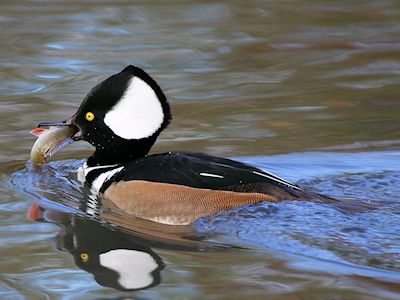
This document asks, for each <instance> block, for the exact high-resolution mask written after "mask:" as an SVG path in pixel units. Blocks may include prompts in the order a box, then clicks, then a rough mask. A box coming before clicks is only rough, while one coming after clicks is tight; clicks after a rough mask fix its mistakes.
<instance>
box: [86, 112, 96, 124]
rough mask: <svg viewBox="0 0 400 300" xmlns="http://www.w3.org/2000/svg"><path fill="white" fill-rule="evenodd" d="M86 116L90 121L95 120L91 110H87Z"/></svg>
mask: <svg viewBox="0 0 400 300" xmlns="http://www.w3.org/2000/svg"><path fill="white" fill-rule="evenodd" d="M85 118H86V120H88V121H89V122H91V121H93V120H94V113H92V112H90V111H89V112H87V113H86V116H85Z"/></svg>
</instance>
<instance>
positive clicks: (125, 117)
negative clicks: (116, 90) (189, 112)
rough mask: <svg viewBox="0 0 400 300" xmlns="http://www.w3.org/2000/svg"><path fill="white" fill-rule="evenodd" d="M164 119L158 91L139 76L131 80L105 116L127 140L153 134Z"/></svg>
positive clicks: (108, 122)
mask: <svg viewBox="0 0 400 300" xmlns="http://www.w3.org/2000/svg"><path fill="white" fill-rule="evenodd" d="M163 121H164V112H163V109H162V106H161V103H160V100H159V99H158V97H157V94H156V92H155V91H154V90H153V89H152V88H151V86H150V85H148V84H147V83H146V82H145V81H143V80H142V79H140V78H139V77H133V78H132V79H131V80H130V81H129V83H128V87H127V89H126V91H125V93H124V94H123V96H122V97H121V99H120V100H119V101H118V103H117V104H116V105H114V107H113V108H112V109H111V110H110V111H109V112H108V113H107V114H106V115H105V117H104V123H105V124H106V125H107V126H108V127H109V128H110V129H111V130H112V131H113V132H114V133H115V134H116V135H118V136H120V137H122V138H124V139H127V140H131V139H142V138H146V137H149V136H151V135H153V133H155V132H156V131H157V129H159V128H160V126H161V124H162V123H163Z"/></svg>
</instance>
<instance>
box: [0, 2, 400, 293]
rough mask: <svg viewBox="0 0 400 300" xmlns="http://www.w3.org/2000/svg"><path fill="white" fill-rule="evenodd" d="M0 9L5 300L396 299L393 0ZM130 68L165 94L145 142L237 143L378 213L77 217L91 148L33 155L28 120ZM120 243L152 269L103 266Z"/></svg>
mask: <svg viewBox="0 0 400 300" xmlns="http://www.w3.org/2000/svg"><path fill="white" fill-rule="evenodd" d="M0 11H1V15H0V24H1V26H2V28H3V30H1V32H0V41H1V47H0V73H1V81H0V95H1V102H0V108H1V109H0V118H1V122H0V138H1V141H2V144H1V145H2V146H1V149H0V172H1V184H0V211H1V213H0V245H1V246H0V256H1V258H2V262H1V265H0V266H1V269H0V270H1V272H0V273H1V275H0V297H1V298H2V299H3V298H4V299H26V298H31V299H43V298H63V299H64V298H65V299H69V298H71V299H72V298H73V299H76V298H84V299H99V298H101V299H115V298H119V297H127V296H129V297H139V298H143V299H159V298H171V299H182V298H189V299H204V298H218V299H219V298H230V299H243V298H247V297H256V298H263V299H327V298H332V297H341V298H343V299H349V298H352V299H354V298H356V299H376V298H382V299H398V298H399V297H400V288H399V283H400V238H399V234H398V232H399V229H400V225H399V224H400V205H399V201H400V185H399V179H400V163H399V161H400V159H399V158H400V152H399V146H400V139H399V134H400V125H399V119H400V104H399V103H400V102H399V95H400V88H399V83H400V63H399V61H400V55H399V53H400V52H399V50H400V34H399V32H400V30H399V29H400V28H399V22H398V20H399V19H400V6H399V4H398V2H397V1H356V2H354V1H353V2H352V3H349V2H348V1H335V2H334V3H333V2H332V1H323V0H319V1H314V2H313V3H312V4H310V3H309V2H307V1H246V3H243V2H242V1H229V2H226V3H224V2H209V3H201V2H198V1H185V2H184V3H179V2H173V1H171V2H165V1H155V2H154V1H152V2H151V3H148V2H145V1H143V2H141V1H137V2H135V3H132V2H131V1H55V2H48V1H29V2H11V1H2V2H1V3H0ZM128 64H135V65H138V66H140V67H142V68H144V69H146V70H147V71H148V72H149V73H150V74H151V75H152V76H154V78H155V79H156V80H157V81H158V83H159V84H160V85H161V87H162V88H163V89H164V90H165V93H166V95H167V97H168V98H169V100H170V102H171V104H172V107H173V113H174V120H173V123H172V124H171V126H170V127H169V128H168V130H167V131H165V132H164V133H163V134H162V135H161V136H160V138H159V141H158V143H157V144H156V145H155V147H154V148H153V150H152V152H153V153H157V152H163V151H170V150H186V151H202V152H207V153H209V154H213V155H220V156H226V157H235V158H236V159H238V160H241V161H244V162H247V163H250V164H252V165H255V166H258V167H260V168H263V169H266V170H269V171H272V172H274V173H276V174H278V175H280V176H282V177H284V178H286V179H288V180H291V181H294V182H296V183H299V184H301V185H303V186H306V187H308V188H311V189H314V190H316V191H319V192H321V193H324V194H328V195H332V196H335V197H339V198H353V199H354V201H360V202H363V203H365V202H367V203H370V204H373V205H374V206H375V207H376V209H374V210H371V211H367V212H364V213H359V214H344V213H343V212H341V211H338V210H337V209H335V208H332V207H329V206H327V205H323V204H315V203H314V204H311V203H308V202H303V201H297V202H281V203H276V204H270V203H266V204H262V205H260V206H251V207H244V208H240V209H237V210H234V211H231V212H224V213H221V214H219V215H218V216H216V217H212V218H203V219H201V220H199V221H198V222H196V223H195V224H193V226H191V227H189V228H165V227H162V228H161V227H157V226H154V224H153V225H151V224H149V223H146V222H144V223H143V222H141V221H140V220H130V219H127V218H126V217H125V216H121V215H118V214H113V213H110V214H108V215H102V216H100V217H99V216H98V215H97V214H96V211H94V212H93V213H92V214H90V215H88V214H85V213H83V206H85V205H86V203H87V200H88V197H87V191H86V190H85V189H84V188H83V187H81V186H80V185H79V184H78V182H77V180H76V174H75V169H76V167H78V166H79V165H80V164H81V163H82V162H83V161H84V160H83V159H84V158H85V157H87V156H88V155H89V154H90V152H91V148H90V146H88V145H85V144H84V143H76V144H75V145H71V146H70V147H69V148H68V149H66V150H65V151H64V152H62V153H60V154H58V155H57V156H56V157H55V161H54V162H52V163H50V164H49V165H48V166H45V167H43V168H41V169H37V168H32V166H30V165H29V164H28V165H27V166H26V161H27V159H28V157H29V152H30V148H31V145H32V143H33V142H34V138H33V137H32V136H30V135H29V134H28V132H29V131H30V130H31V129H32V128H34V127H35V126H36V124H37V123H38V122H39V121H42V120H48V119H61V118H64V117H66V116H68V115H71V114H72V113H73V112H74V111H75V110H76V109H77V107H78V106H79V104H80V102H81V101H82V99H83V97H84V96H85V94H86V92H87V91H89V89H90V88H91V87H92V86H93V85H95V84H96V83H98V82H99V81H101V80H103V79H105V78H106V77H107V76H109V75H111V74H114V73H117V72H119V71H120V70H121V69H122V68H124V67H125V66H126V65H128ZM28 211H29V213H28V216H29V218H28V217H27V212H28ZM34 220H36V221H34ZM112 247H114V248H115V249H117V248H118V249H125V250H130V251H131V252H129V253H130V254H135V255H137V257H141V258H142V260H146V261H148V262H149V264H147V267H149V268H147V269H146V267H144V266H138V265H134V264H133V265H131V266H130V268H132V269H135V271H136V272H135V274H134V275H135V276H136V275H137V278H134V277H132V276H133V275H132V276H131V277H129V276H128V277H126V276H125V277H124V276H119V277H118V276H117V275H118V274H117V273H115V272H114V273H113V272H112V271H110V269H107V268H101V267H99V265H98V264H96V262H98V261H99V259H100V257H101V254H102V253H108V252H110V251H112V250H113V249H112ZM115 249H114V250H115ZM114 253H115V252H114ZM86 255H87V256H86ZM103 257H104V256H103ZM133 261H134V259H131V260H130V262H133ZM120 274H122V273H120ZM128 274H133V272H131V273H129V272H128ZM138 274H142V275H140V276H139V275H138ZM149 274H150V275H149ZM124 280H125V281H124ZM133 282H135V283H136V284H137V285H136V286H134V285H129V284H133ZM141 288H145V289H141ZM136 289H139V290H137V291H134V290H136Z"/></svg>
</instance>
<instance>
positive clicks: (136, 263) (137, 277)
mask: <svg viewBox="0 0 400 300" xmlns="http://www.w3.org/2000/svg"><path fill="white" fill-rule="evenodd" d="M99 259H100V264H101V265H102V266H103V267H106V268H108V269H111V270H114V271H115V272H117V273H118V274H119V279H118V283H119V284H120V285H121V286H122V287H124V288H126V289H140V288H145V287H147V286H149V285H150V284H152V283H153V280H154V279H153V276H152V275H151V272H153V271H154V270H155V269H157V267H158V264H157V262H156V261H155V259H154V258H153V257H152V256H151V255H150V254H148V253H146V252H142V251H136V250H128V249H116V250H111V251H108V252H106V253H102V254H100V255H99Z"/></svg>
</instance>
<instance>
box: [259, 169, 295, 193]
mask: <svg viewBox="0 0 400 300" xmlns="http://www.w3.org/2000/svg"><path fill="white" fill-rule="evenodd" d="M253 173H254V174H256V175H260V176H263V177H266V178H268V179H271V180H272V181H276V182H279V183H281V184H284V185H287V186H289V187H291V188H294V189H296V190H302V189H301V188H299V187H298V186H295V185H293V184H291V183H290V182H287V181H286V180H283V179H282V178H279V177H278V176H275V175H273V176H270V175H268V174H264V173H260V172H257V171H253Z"/></svg>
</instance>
